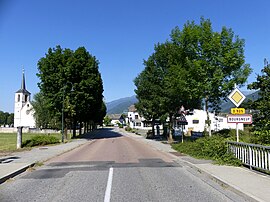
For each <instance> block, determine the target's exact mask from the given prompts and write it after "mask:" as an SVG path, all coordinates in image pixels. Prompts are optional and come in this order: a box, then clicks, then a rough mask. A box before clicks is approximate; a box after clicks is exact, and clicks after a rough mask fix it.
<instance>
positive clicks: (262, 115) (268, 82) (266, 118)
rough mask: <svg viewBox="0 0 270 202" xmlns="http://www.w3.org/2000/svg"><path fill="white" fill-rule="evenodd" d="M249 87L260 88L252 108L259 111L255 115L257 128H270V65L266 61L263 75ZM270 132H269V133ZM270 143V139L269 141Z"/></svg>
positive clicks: (258, 76)
mask: <svg viewBox="0 0 270 202" xmlns="http://www.w3.org/2000/svg"><path fill="white" fill-rule="evenodd" d="M248 88H249V89H254V90H260V91H259V98H258V99H257V100H256V101H254V102H253V103H252V105H251V106H252V109H254V110H256V111H257V113H255V114H254V115H253V121H254V124H255V130H258V131H260V130H266V131H267V130H268V131H269V130H270V65H269V64H268V62H267V61H265V66H264V68H263V69H262V71H261V75H257V80H256V81H255V82H253V83H251V84H250V85H249V86H248ZM267 134H269V132H268V133H267ZM269 144H270V141H269Z"/></svg>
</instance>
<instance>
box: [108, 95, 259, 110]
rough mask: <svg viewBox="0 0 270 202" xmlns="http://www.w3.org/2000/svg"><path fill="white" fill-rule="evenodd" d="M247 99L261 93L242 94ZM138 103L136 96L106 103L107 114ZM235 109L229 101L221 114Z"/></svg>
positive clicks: (223, 105)
mask: <svg viewBox="0 0 270 202" xmlns="http://www.w3.org/2000/svg"><path fill="white" fill-rule="evenodd" d="M242 93H243V94H244V95H245V96H246V99H245V101H244V102H246V101H248V100H249V99H251V100H257V99H258V97H259V91H256V92H252V91H243V92H242ZM137 102H138V99H137V98H136V95H133V96H131V97H125V98H120V99H117V100H114V101H111V102H108V103H106V107H107V114H122V113H124V112H127V111H128V107H129V106H130V105H133V104H135V103H137ZM233 107H234V104H233V103H232V102H231V101H230V100H228V101H227V102H224V103H222V104H221V112H226V113H227V112H230V109H231V108H233Z"/></svg>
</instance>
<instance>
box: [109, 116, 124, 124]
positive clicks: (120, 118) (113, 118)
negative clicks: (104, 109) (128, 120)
mask: <svg viewBox="0 0 270 202" xmlns="http://www.w3.org/2000/svg"><path fill="white" fill-rule="evenodd" d="M108 117H109V118H110V119H111V124H112V125H114V126H117V125H118V124H125V119H124V117H123V116H122V114H109V115H108Z"/></svg>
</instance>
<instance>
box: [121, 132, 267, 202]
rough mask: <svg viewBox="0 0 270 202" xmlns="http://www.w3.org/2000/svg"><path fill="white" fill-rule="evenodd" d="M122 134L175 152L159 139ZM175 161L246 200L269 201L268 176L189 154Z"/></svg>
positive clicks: (166, 150)
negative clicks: (196, 157)
mask: <svg viewBox="0 0 270 202" xmlns="http://www.w3.org/2000/svg"><path fill="white" fill-rule="evenodd" d="M120 132H121V133H122V134H128V135H129V136H132V137H133V138H136V139H138V140H140V141H144V142H145V143H146V144H149V145H151V146H152V147H154V148H155V149H157V150H161V151H164V152H168V153H175V152H177V151H175V150H174V149H172V148H171V146H170V145H169V144H163V143H161V142H160V141H155V140H149V139H145V138H143V137H141V136H139V135H135V134H133V133H127V132H126V131H124V130H121V131H120ZM177 161H178V162H179V163H181V164H186V165H187V166H189V167H190V168H192V169H193V171H195V172H198V173H202V174H204V175H206V176H208V177H210V179H212V180H214V181H216V182H218V183H219V184H221V185H222V186H224V187H225V188H229V189H230V190H232V191H234V192H236V193H237V194H239V195H242V196H244V197H245V198H246V199H247V200H248V201H251V200H253V201H270V176H269V175H264V174H261V173H257V172H254V171H251V170H249V169H247V168H244V167H233V166H223V165H214V164H212V163H211V161H207V160H198V159H194V158H192V157H189V156H182V155H181V156H178V157H177Z"/></svg>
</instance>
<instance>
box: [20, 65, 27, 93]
mask: <svg viewBox="0 0 270 202" xmlns="http://www.w3.org/2000/svg"><path fill="white" fill-rule="evenodd" d="M21 89H22V90H26V88H25V77H24V68H23V75H22V86H21Z"/></svg>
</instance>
